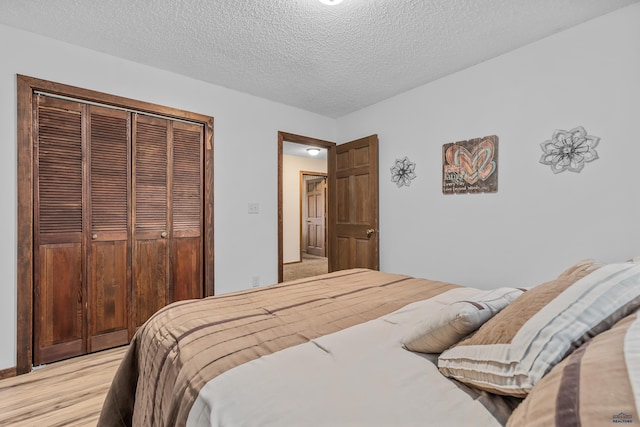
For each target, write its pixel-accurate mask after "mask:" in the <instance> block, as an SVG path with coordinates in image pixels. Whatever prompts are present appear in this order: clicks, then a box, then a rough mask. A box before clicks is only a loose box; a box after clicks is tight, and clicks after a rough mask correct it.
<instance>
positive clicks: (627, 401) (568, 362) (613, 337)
mask: <svg viewBox="0 0 640 427" xmlns="http://www.w3.org/2000/svg"><path fill="white" fill-rule="evenodd" d="M634 384H635V387H636V389H635V393H634ZM639 384H640V318H639V316H638V313H637V312H636V313H635V314H632V315H630V316H627V317H625V318H624V319H623V320H621V321H620V322H618V323H617V324H616V325H615V326H613V327H612V328H611V329H610V330H608V331H606V332H603V333H601V334H600V335H598V336H597V337H595V338H594V339H593V340H591V341H588V342H586V343H585V344H583V345H582V346H581V347H580V348H578V349H577V350H576V351H574V352H573V353H571V355H570V356H568V357H567V358H566V359H564V360H563V361H562V362H560V363H559V364H558V365H556V366H555V367H554V368H553V369H552V370H551V371H550V372H549V373H548V374H547V375H546V376H545V377H544V378H543V379H542V380H540V382H539V383H538V384H537V385H536V386H535V387H534V388H533V390H531V393H529V395H528V396H527V398H526V399H525V400H524V401H523V402H522V403H521V404H520V406H518V408H516V410H515V411H514V412H513V414H512V415H511V417H510V418H509V421H508V423H507V426H508V427H549V426H558V427H561V426H582V427H596V426H607V425H612V424H633V425H635V423H637V422H638V421H640V418H639V417H640V390H638V389H637V386H638V385H639Z"/></svg>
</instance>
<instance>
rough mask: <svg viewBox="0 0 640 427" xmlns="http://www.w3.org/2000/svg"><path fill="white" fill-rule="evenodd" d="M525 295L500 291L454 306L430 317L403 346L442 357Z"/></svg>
mask: <svg viewBox="0 0 640 427" xmlns="http://www.w3.org/2000/svg"><path fill="white" fill-rule="evenodd" d="M522 293H523V290H521V289H516V288H498V289H492V290H489V291H484V292H479V293H478V294H476V295H474V297H473V298H471V299H468V300H464V301H456V302H454V303H451V304H449V305H447V306H444V307H442V308H441V309H440V310H437V311H435V312H433V313H430V315H429V316H428V317H427V318H426V319H424V320H423V321H421V322H420V323H419V324H418V325H417V326H416V328H414V329H413V330H412V331H411V332H409V333H408V334H407V335H406V336H405V338H404V339H403V340H402V344H403V346H404V348H406V349H407V350H410V351H417V352H420V353H441V352H443V351H444V350H446V349H448V348H449V347H451V346H452V345H454V344H456V343H457V342H458V341H460V340H461V339H462V338H464V337H466V336H467V335H469V334H470V333H471V332H473V331H475V330H476V329H478V328H479V327H480V326H482V324H483V323H484V322H486V321H487V320H489V319H491V318H492V317H493V316H495V315H496V314H498V312H499V311H500V310H502V309H503V308H505V307H506V306H507V305H509V304H510V303H511V302H512V301H513V300H515V299H516V298H517V297H518V296H520V295H521V294H522Z"/></svg>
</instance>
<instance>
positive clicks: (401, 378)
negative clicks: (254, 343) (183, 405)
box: [187, 288, 511, 427]
mask: <svg viewBox="0 0 640 427" xmlns="http://www.w3.org/2000/svg"><path fill="white" fill-rule="evenodd" d="M477 292H479V291H478V290H477V289H471V288H460V289H454V290H451V291H448V292H445V293H444V294H442V295H439V296H437V297H435V298H432V299H429V300H425V301H419V302H416V303H413V304H410V305H408V306H406V307H404V308H402V309H400V310H398V311H396V312H394V313H391V314H389V315H386V316H383V317H381V318H378V319H376V320H373V321H370V322H367V323H363V324H361V325H358V326H354V327H351V328H349V329H346V330H343V331H340V332H337V333H334V334H331V335H327V336H324V337H321V338H318V339H315V340H313V341H311V342H309V343H306V344H303V345H298V346H295V347H291V348H288V349H286V350H282V351H279V352H277V353H275V354H272V355H270V356H266V357H262V358H260V359H257V360H254V361H251V362H248V363H245V364H244V365H241V366H238V367H236V368H234V369H231V370H229V371H227V372H225V373H223V374H222V375H220V376H218V377H216V378H214V379H213V380H211V381H210V382H208V383H207V384H206V386H205V387H204V388H203V389H202V390H201V391H200V395H199V397H198V399H197V400H196V402H195V404H194V405H193V407H192V409H191V412H190V414H189V418H188V421H187V425H188V426H212V427H213V426H225V427H231V426H233V427H241V426H255V427H258V426H259V427H267V426H291V427H314V426H332V427H340V426H367V427H375V426H385V427H387V426H394V427H395V426H399V427H400V426H482V427H485V426H500V425H503V424H504V423H506V420H507V418H508V416H509V414H510V413H511V409H510V408H509V405H508V404H507V402H506V401H505V400H504V399H503V398H502V397H500V396H495V395H491V394H488V393H486V392H479V391H476V390H474V389H471V388H468V387H466V386H464V385H462V384H460V383H457V382H455V381H452V380H449V379H447V378H445V377H444V376H443V375H442V374H440V372H439V371H438V369H437V366H436V364H435V363H436V360H437V355H426V354H420V353H412V352H410V351H407V350H405V349H403V348H402V345H401V344H400V342H401V340H402V338H403V337H404V335H405V334H406V333H407V332H408V331H409V330H411V329H412V328H413V327H414V326H415V325H416V324H417V323H418V322H420V320H421V319H422V318H423V317H424V316H425V315H426V313H429V312H432V311H433V310H438V309H439V308H440V307H442V305H443V304H448V303H451V302H453V301H457V300H460V299H465V298H469V297H471V296H472V295H474V294H475V293H477Z"/></svg>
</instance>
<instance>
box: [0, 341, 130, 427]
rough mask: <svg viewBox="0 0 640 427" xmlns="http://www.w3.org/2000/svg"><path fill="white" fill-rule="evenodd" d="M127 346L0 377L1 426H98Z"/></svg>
mask: <svg viewBox="0 0 640 427" xmlns="http://www.w3.org/2000/svg"><path fill="white" fill-rule="evenodd" d="M126 350H127V347H120V348H116V349H111V350H105V351H101V352H98V353H93V354H90V355H86V356H81V357H76V358H73V359H69V360H65V361H62V362H56V363H52V364H50V365H46V366H43V367H40V368H37V369H36V370H34V371H33V372H30V373H28V374H25V375H19V376H16V377H13V378H8V379H4V380H0V426H5V425H7V426H15V427H20V426H25V427H31V426H43V427H44V426H46V427H55V426H65V427H67V426H77V427H87V426H95V425H96V423H97V422H98V416H99V415H100V410H101V409H102V404H103V402H104V398H105V396H106V394H107V391H108V389H109V386H110V385H111V381H112V380H113V376H114V374H115V372H116V370H117V369H118V366H119V365H120V361H121V360H122V358H123V357H124V353H125V352H126Z"/></svg>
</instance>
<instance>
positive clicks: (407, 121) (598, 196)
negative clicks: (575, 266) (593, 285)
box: [338, 4, 640, 288]
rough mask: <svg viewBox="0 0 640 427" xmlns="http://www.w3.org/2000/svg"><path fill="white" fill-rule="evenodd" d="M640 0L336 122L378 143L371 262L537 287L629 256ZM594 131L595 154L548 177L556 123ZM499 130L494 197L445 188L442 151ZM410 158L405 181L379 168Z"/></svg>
mask: <svg viewBox="0 0 640 427" xmlns="http://www.w3.org/2000/svg"><path fill="white" fill-rule="evenodd" d="M639 120H640V4H635V5H633V6H630V7H627V8H624V9H621V10H619V11H617V12H614V13H612V14H609V15H606V16H603V17H601V18H598V19H595V20H593V21H590V22H587V23H585V24H583V25H580V26H578V27H575V28H573V29H570V30H568V31H565V32H562V33H559V34H556V35H554V36H552V37H549V38H547V39H544V40H541V41H539V42H536V43H534V44H531V45H528V46H526V47H524V48H521V49H519V50H517V51H514V52H511V53H509V54H506V55H503V56H501V57H499V58H496V59H494V60H490V61H487V62H485V63H482V64H480V65H477V66H475V67H473V68H469V69H467V70H464V71H462V72H459V73H456V74H454V75H450V76H448V77H445V78H443V79H440V80H438V81H436V82H433V83H431V84H427V85H425V86H422V87H420V88H417V89H414V90H412V91H409V92H407V93H404V94H402V95H399V96H396V97H394V98H392V99H388V100H386V101H383V102H381V103H379V104H376V105H374V106H371V107H369V108H366V109H363V110H360V111H358V112H355V113H353V114H351V115H348V116H346V117H343V118H341V119H339V120H338V140H339V141H349V140H352V139H355V138H358V137H361V136H364V135H368V134H371V133H377V134H378V135H379V138H380V242H381V252H380V258H381V269H382V270H385V271H390V272H402V273H408V274H413V275H417V276H421V277H427V278H433V279H439V280H444V281H450V282H453V283H458V284H463V285H473V286H478V287H482V288H490V287H495V286H505V285H511V286H523V285H535V284H538V283H540V282H541V281H546V280H549V279H551V278H552V277H554V276H555V275H557V274H559V273H560V272H561V271H563V270H564V269H565V268H567V267H569V266H570V265H571V264H572V263H574V262H576V261H578V260H580V259H584V258H595V259H597V260H600V261H604V262H612V261H618V260H625V259H627V258H630V257H633V256H636V255H640V230H639V227H638V222H639V218H640V215H639V214H640V212H639V209H638V207H639V202H640V191H639V190H638V182H639V179H638V171H639V170H640V168H639V167H638V166H639V160H640V135H639V129H638V127H637V126H638V123H639ZM576 126H584V127H585V129H586V130H587V131H588V133H589V134H592V135H596V136H599V137H601V141H600V144H599V146H598V147H597V151H598V153H599V155H600V159H598V160H596V161H594V162H592V163H588V164H587V165H586V166H585V168H584V169H583V170H582V172H581V173H572V172H563V173H561V174H558V175H554V174H553V173H552V172H551V170H550V168H549V167H548V166H544V165H541V164H540V163H538V161H539V159H540V156H541V154H542V151H541V149H540V146H539V144H540V143H541V142H543V141H545V140H548V139H550V138H551V134H552V132H553V131H554V130H555V129H565V130H569V129H571V128H573V127H576ZM493 134H495V135H498V137H499V183H498V192H497V193H496V194H481V195H447V196H445V195H443V194H442V189H441V185H442V176H441V174H442V172H441V171H442V145H443V144H445V143H449V142H455V141H461V140H467V139H470V138H476V137H482V136H487V135H493ZM404 156H409V158H410V160H412V161H413V162H415V163H416V164H417V166H416V174H417V178H416V179H414V180H413V182H412V184H411V186H410V187H408V188H407V187H403V188H400V189H398V188H396V186H395V185H394V184H393V183H392V182H391V181H390V179H391V175H390V171H389V168H391V167H392V166H393V162H394V160H395V159H396V158H401V157H404Z"/></svg>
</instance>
